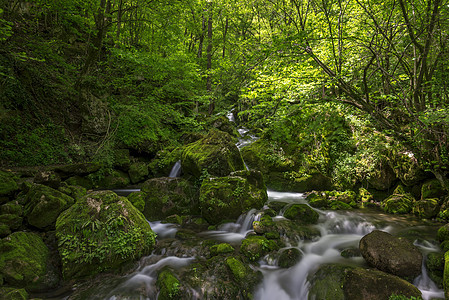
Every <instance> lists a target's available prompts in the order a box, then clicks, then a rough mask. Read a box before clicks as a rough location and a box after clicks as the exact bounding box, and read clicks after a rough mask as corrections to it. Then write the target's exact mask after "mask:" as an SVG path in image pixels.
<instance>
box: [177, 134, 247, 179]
mask: <svg viewBox="0 0 449 300" xmlns="http://www.w3.org/2000/svg"><path fill="white" fill-rule="evenodd" d="M181 163H182V169H183V172H184V173H186V174H190V175H193V176H195V177H196V178H199V177H200V176H201V174H202V173H203V172H205V171H207V173H208V174H210V175H213V176H226V175H229V174H230V173H231V172H233V171H237V170H243V169H244V168H245V166H244V164H243V160H242V156H241V155H240V151H239V150H238V148H237V146H236V145H235V140H233V138H232V137H231V136H230V135H229V134H228V133H225V132H222V131H219V130H211V131H210V132H209V133H208V135H207V136H205V137H204V138H202V139H200V140H198V141H196V142H194V143H191V144H189V145H186V146H185V147H184V149H183V152H182V155H181Z"/></svg>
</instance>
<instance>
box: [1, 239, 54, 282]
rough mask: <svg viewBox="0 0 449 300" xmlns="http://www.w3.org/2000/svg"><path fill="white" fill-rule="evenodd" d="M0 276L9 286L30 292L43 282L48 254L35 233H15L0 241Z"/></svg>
mask: <svg viewBox="0 0 449 300" xmlns="http://www.w3.org/2000/svg"><path fill="white" fill-rule="evenodd" d="M0 249H1V252H2V255H1V256H0V270H1V271H0V274H1V275H2V277H3V278H4V280H5V282H7V283H8V284H10V285H15V286H21V287H25V288H27V289H30V290H36V289H38V288H40V286H41V285H42V284H44V281H45V275H46V273H47V261H48V259H49V255H50V252H49V250H48V248H47V246H46V245H45V244H44V242H43V241H42V239H41V238H40V237H39V236H38V235H37V234H35V233H31V232H15V233H13V234H11V235H10V236H8V237H6V238H4V239H2V240H1V241H0Z"/></svg>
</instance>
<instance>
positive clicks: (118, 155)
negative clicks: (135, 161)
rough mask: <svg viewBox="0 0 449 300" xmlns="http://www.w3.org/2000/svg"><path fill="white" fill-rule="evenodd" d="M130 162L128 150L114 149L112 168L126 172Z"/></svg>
mask: <svg viewBox="0 0 449 300" xmlns="http://www.w3.org/2000/svg"><path fill="white" fill-rule="evenodd" d="M130 164H131V160H130V157H129V149H116V150H114V153H113V166H114V167H119V168H121V169H123V170H127V169H128V168H129V165H130Z"/></svg>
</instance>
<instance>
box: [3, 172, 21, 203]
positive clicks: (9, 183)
mask: <svg viewBox="0 0 449 300" xmlns="http://www.w3.org/2000/svg"><path fill="white" fill-rule="evenodd" d="M18 189H19V187H18V185H17V183H16V181H15V180H14V177H13V175H12V174H11V173H8V172H4V171H0V197H3V196H8V195H11V194H13V193H14V192H16V191H17V190H18Z"/></svg>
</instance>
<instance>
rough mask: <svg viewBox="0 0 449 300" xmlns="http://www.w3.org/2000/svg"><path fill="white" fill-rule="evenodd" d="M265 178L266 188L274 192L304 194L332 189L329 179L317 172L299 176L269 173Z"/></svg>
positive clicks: (285, 173)
mask: <svg viewBox="0 0 449 300" xmlns="http://www.w3.org/2000/svg"><path fill="white" fill-rule="evenodd" d="M266 177H267V178H266V179H265V181H266V182H267V187H268V188H270V189H273V190H276V191H287V192H297V193H305V192H310V191H313V190H317V191H325V190H330V189H332V187H333V186H332V180H331V178H329V177H327V176H325V175H323V174H321V173H320V172H318V171H309V172H308V173H307V174H302V175H300V176H299V175H296V174H295V173H292V172H291V171H287V172H277V171H270V172H269V173H268V174H267V175H266Z"/></svg>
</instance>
